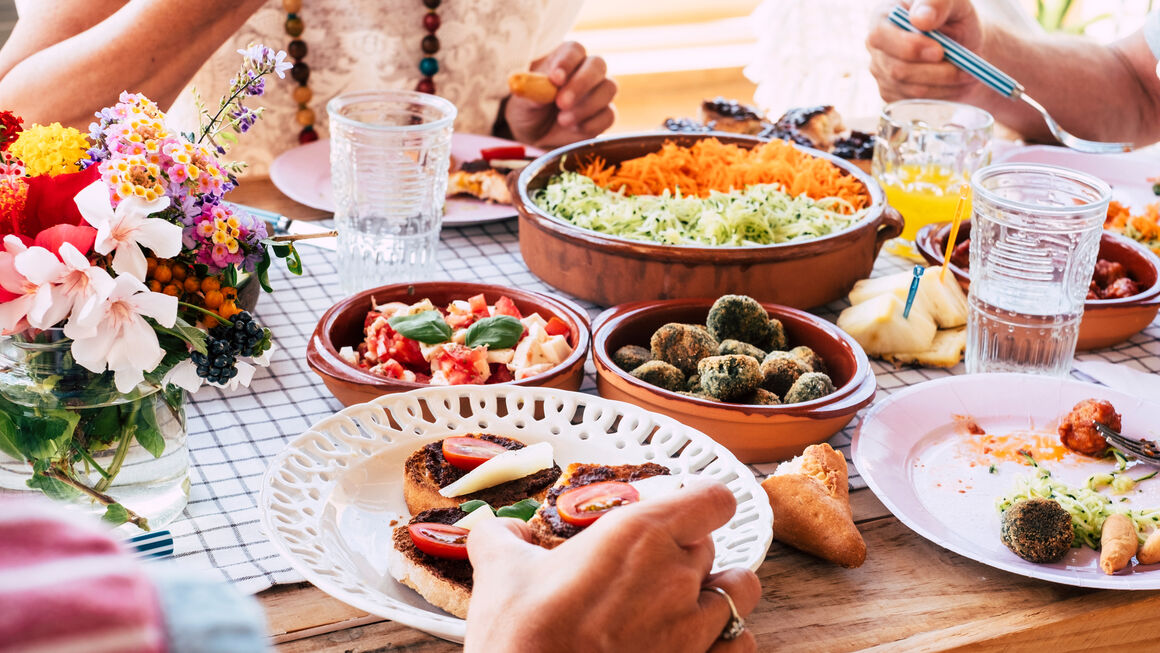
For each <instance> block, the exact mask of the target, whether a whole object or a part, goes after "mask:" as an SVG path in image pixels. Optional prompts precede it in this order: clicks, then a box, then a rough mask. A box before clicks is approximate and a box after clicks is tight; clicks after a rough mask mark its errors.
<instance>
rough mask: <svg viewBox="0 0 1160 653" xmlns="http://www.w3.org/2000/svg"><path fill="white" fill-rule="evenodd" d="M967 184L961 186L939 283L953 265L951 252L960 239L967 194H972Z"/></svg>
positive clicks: (939, 273) (939, 272)
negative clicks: (960, 226) (960, 227)
mask: <svg viewBox="0 0 1160 653" xmlns="http://www.w3.org/2000/svg"><path fill="white" fill-rule="evenodd" d="M970 190H971V189H970V187H969V186H967V184H965V183H964V184H960V185H959V203H958V204H956V205H955V219H954V220H952V221H951V235H950V236H948V237H947V251H946V253H945V254H943V264H942V269H941V270H939V271H938V281H939V283H942V281H943V277H945V276H946V274H947V267H948V266H949V265H950V264H951V252H952V251H954V249H955V241H956V240H958V237H959V225H961V224H962V223H963V207H964V206H966V204H967V193H969V192H970Z"/></svg>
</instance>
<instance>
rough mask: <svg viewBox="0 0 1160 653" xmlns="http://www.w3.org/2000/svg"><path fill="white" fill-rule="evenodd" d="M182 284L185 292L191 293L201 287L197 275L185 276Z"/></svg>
mask: <svg viewBox="0 0 1160 653" xmlns="http://www.w3.org/2000/svg"><path fill="white" fill-rule="evenodd" d="M184 285H185V292H187V293H191V294H192V293H195V292H197V291H198V289H200V288H201V279H198V278H197V277H186V278H185V284H184Z"/></svg>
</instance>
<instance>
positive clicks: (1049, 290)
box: [966, 163, 1112, 376]
mask: <svg viewBox="0 0 1160 653" xmlns="http://www.w3.org/2000/svg"><path fill="white" fill-rule="evenodd" d="M971 190H972V192H973V195H974V213H973V216H972V219H971V286H970V292H969V293H968V296H967V301H968V305H969V307H970V308H969V311H968V319H967V354H966V361H967V372H968V373H976V372H1027V373H1033V374H1048V375H1056V376H1063V375H1066V374H1067V373H1068V372H1069V371H1070V369H1071V359H1072V356H1073V355H1074V354H1075V342H1076V337H1077V336H1078V335H1079V323H1080V318H1081V317H1082V316H1083V303H1084V297H1086V296H1087V291H1088V285H1089V283H1090V282H1091V278H1092V272H1093V271H1094V269H1095V264H1096V254H1097V253H1098V252H1099V245H1100V234H1101V232H1102V227H1103V223H1104V218H1105V216H1106V215H1107V211H1108V201H1109V200H1110V199H1111V195H1112V191H1111V188H1110V187H1109V186H1108V185H1107V184H1106V183H1104V182H1103V181H1100V180H1099V179H1096V178H1095V177H1092V176H1090V175H1086V174H1083V173H1081V172H1076V171H1074V170H1069V169H1067V168H1059V167H1056V166H1046V165H1033V164H1023V163H1013V164H1005V165H995V166H990V167H987V168H983V169H982V170H979V171H978V172H976V173H975V175H974V177H973V178H972V179H971Z"/></svg>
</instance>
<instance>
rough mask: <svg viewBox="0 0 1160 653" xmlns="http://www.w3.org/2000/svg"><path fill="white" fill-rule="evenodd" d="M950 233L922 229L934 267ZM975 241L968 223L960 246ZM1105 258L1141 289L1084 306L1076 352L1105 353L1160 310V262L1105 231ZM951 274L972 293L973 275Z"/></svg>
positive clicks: (921, 245)
mask: <svg viewBox="0 0 1160 653" xmlns="http://www.w3.org/2000/svg"><path fill="white" fill-rule="evenodd" d="M950 231H951V225H950V223H949V222H936V223H934V224H929V225H926V226H925V227H923V228H922V229H920V230H919V232H918V234H917V235H916V236H915V239H914V242H915V245H917V246H918V251H919V252H921V253H922V256H923V258H925V259H926V260H927V261H929V262H930V263H932V264H934V265H942V261H943V254H944V253H945V252H946V245H947V238H949V237H950ZM970 237H971V221H970V220H964V221H963V224H962V225H960V226H959V233H958V236H957V238H956V239H955V243H956V244H957V243H961V242H963V241H964V240H966V239H967V238H970ZM1099 258H1102V259H1107V260H1109V261H1116V262H1118V263H1120V264H1121V265H1123V266H1124V268H1125V269H1127V271H1128V274H1129V275H1131V277H1132V278H1133V279H1134V280H1135V281H1136V283H1137V284H1138V285H1139V287H1140V289H1141V290H1140V292H1139V293H1138V294H1136V295H1133V296H1131V297H1124V298H1121V299H1089V300H1087V301H1086V302H1084V304H1083V320H1082V321H1081V322H1080V325H1079V339H1078V340H1077V342H1076V349H1099V348H1101V347H1110V346H1112V345H1114V344H1117V343H1120V342H1123V341H1125V340H1127V339H1128V338H1131V337H1132V336H1133V335H1135V334H1137V333H1139V332H1140V331H1142V330H1144V328H1146V327H1147V326H1148V325H1149V324H1151V323H1152V320H1154V319H1156V313H1157V311H1160V259H1157V258H1156V255H1155V254H1153V253H1152V252H1151V251H1150V250H1149V249H1148V248H1147V247H1144V246H1143V245H1141V244H1140V243H1137V242H1136V241H1134V240H1132V239H1131V238H1127V237H1125V236H1121V235H1120V234H1115V233H1112V232H1109V231H1105V232H1104V233H1103V235H1102V236H1101V237H1100V253H1099ZM950 270H951V272H953V273H954V275H955V278H956V279H957V280H958V282H959V285H961V286H962V287H963V290H966V289H967V287H968V286H969V285H970V283H971V278H970V273H969V271H968V270H964V269H962V268H960V267H958V266H957V265H951V266H950Z"/></svg>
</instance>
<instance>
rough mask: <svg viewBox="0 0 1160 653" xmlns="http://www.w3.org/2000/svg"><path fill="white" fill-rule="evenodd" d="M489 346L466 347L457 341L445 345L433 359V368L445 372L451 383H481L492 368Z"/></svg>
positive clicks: (444, 374) (445, 376)
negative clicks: (490, 366) (489, 359)
mask: <svg viewBox="0 0 1160 653" xmlns="http://www.w3.org/2000/svg"><path fill="white" fill-rule="evenodd" d="M486 361H487V347H476V348H474V349H472V348H470V347H464V346H463V345H459V344H456V343H453V342H452V343H447V344H445V345H443V346H442V347H441V348H440V350H439V352H438V353H437V354H435V356H434V357H433V358H432V359H431V369H432V370H437V371H440V372H443V377H444V378H446V379H447V382H448V383H450V384H451V385H462V384H467V383H475V384H481V383H483V382H485V381H487V377H488V376H489V375H490V374H491V370H490V369H489V368H488V366H487V362H486Z"/></svg>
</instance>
